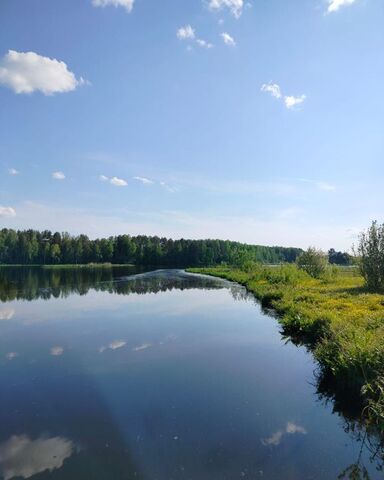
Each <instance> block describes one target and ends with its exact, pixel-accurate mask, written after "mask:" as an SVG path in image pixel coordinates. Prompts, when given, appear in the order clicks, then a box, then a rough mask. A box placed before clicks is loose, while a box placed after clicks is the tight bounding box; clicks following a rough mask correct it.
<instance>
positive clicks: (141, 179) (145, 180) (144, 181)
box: [133, 177, 153, 185]
mask: <svg viewBox="0 0 384 480" xmlns="http://www.w3.org/2000/svg"><path fill="white" fill-rule="evenodd" d="M133 179H134V180H137V181H138V182H141V183H142V184H143V185H153V180H150V179H149V178H145V177H133Z"/></svg>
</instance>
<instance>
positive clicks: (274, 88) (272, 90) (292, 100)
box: [260, 82, 307, 109]
mask: <svg viewBox="0 0 384 480" xmlns="http://www.w3.org/2000/svg"><path fill="white" fill-rule="evenodd" d="M260 90H261V91H262V92H265V93H269V94H270V95H271V96H272V97H274V98H277V99H279V100H280V99H283V101H284V104H285V106H286V107H287V108H288V109H292V108H294V107H296V106H297V105H300V104H301V103H303V102H304V101H305V99H306V98H307V97H306V95H300V96H298V97H295V96H293V95H285V96H284V98H283V94H282V92H281V88H280V86H279V85H278V84H277V83H272V82H269V83H264V84H263V85H262V86H261V89H260Z"/></svg>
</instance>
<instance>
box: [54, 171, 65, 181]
mask: <svg viewBox="0 0 384 480" xmlns="http://www.w3.org/2000/svg"><path fill="white" fill-rule="evenodd" d="M52 178H53V179H54V180H65V175H64V173H63V172H61V171H58V172H53V173H52Z"/></svg>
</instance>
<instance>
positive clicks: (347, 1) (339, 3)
mask: <svg viewBox="0 0 384 480" xmlns="http://www.w3.org/2000/svg"><path fill="white" fill-rule="evenodd" d="M355 1H356V0H328V9H327V12H328V13H333V12H337V11H338V10H339V9H340V8H341V7H346V6H348V5H352V4H353V3H355Z"/></svg>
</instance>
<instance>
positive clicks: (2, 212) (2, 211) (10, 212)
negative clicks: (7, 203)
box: [0, 205, 16, 217]
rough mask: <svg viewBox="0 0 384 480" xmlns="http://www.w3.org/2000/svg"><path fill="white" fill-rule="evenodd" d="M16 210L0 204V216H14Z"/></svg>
mask: <svg viewBox="0 0 384 480" xmlns="http://www.w3.org/2000/svg"><path fill="white" fill-rule="evenodd" d="M15 216H16V210H15V209H14V208H12V207H3V206H2V205H0V217H15Z"/></svg>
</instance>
